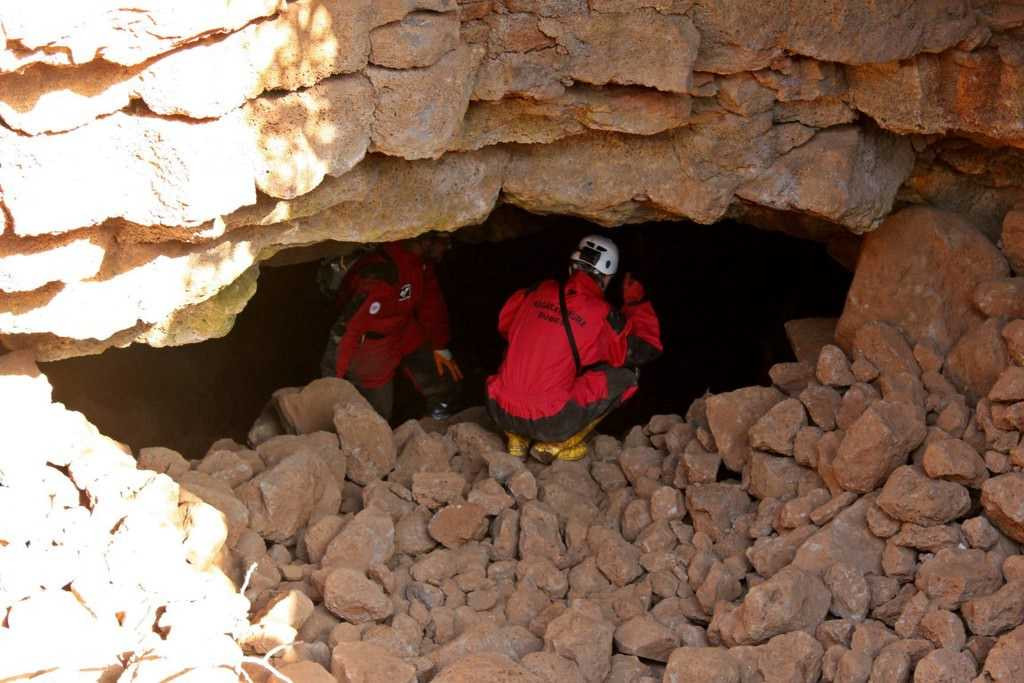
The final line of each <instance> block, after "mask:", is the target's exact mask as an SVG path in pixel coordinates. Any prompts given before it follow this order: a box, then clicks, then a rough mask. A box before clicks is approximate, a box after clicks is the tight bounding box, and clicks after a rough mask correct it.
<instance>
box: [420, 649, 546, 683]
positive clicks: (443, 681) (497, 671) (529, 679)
mask: <svg viewBox="0 0 1024 683" xmlns="http://www.w3.org/2000/svg"><path fill="white" fill-rule="evenodd" d="M414 680H415V679H414ZM432 680H433V681H434V683H513V681H514V682H515V683H545V679H544V678H543V677H542V676H539V675H537V674H536V673H533V672H531V671H529V670H528V669H526V668H524V667H523V666H520V665H519V664H516V662H515V661H513V660H511V659H509V658H508V657H506V656H504V655H500V654H495V653H491V652H485V653H480V654H471V655H467V656H465V657H463V658H462V659H459V660H458V661H456V662H453V663H452V664H450V665H448V666H447V667H445V668H443V669H441V671H440V672H439V673H438V674H437V676H435V677H434V678H433V679H432Z"/></svg>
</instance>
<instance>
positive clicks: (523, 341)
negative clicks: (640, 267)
mask: <svg viewBox="0 0 1024 683" xmlns="http://www.w3.org/2000/svg"><path fill="white" fill-rule="evenodd" d="M617 263H618V251H617V249H616V248H615V245H614V244H613V243H612V242H611V241H610V240H607V239H605V238H603V237H599V236H595V235H592V236H589V237H586V238H584V239H583V240H582V241H581V242H580V249H579V250H578V251H577V252H576V253H575V254H574V255H573V267H572V269H571V274H570V277H569V280H568V281H567V282H566V284H565V286H564V289H563V287H562V285H561V284H560V283H558V282H556V281H554V280H546V281H544V282H542V283H540V284H539V285H537V286H536V287H534V288H533V289H530V290H519V291H518V292H516V293H515V294H513V295H512V296H511V297H510V298H509V300H508V301H507V302H506V303H505V306H504V307H503V308H502V310H501V313H500V315H499V321H498V330H499V332H501V334H502V335H503V336H505V337H506V338H507V339H508V342H509V348H508V351H507V353H506V355H505V359H504V360H503V361H502V364H501V367H500V368H499V369H498V372H497V374H495V375H492V376H491V377H490V378H489V379H488V382H487V395H488V410H489V412H490V413H491V417H492V418H493V419H494V421H495V422H496V423H497V424H498V425H499V426H500V427H501V428H502V429H503V430H504V431H506V432H507V433H508V435H509V452H510V453H512V454H513V455H524V454H525V450H526V445H528V443H529V440H531V439H535V440H538V441H540V442H542V443H540V444H538V445H537V446H536V447H535V449H538V450H540V451H542V452H545V453H549V454H552V455H555V457H559V458H562V459H567V460H568V459H575V458H578V457H582V455H583V453H584V452H585V446H581V442H582V439H583V437H585V436H586V434H587V433H588V432H589V430H590V429H591V428H592V427H593V425H594V424H596V422H597V420H599V419H600V418H601V417H603V416H604V415H605V414H607V413H608V412H609V411H610V410H612V409H613V408H614V407H615V406H617V405H619V403H621V402H622V401H624V400H626V399H628V398H629V397H630V396H631V395H632V394H633V393H634V392H635V391H636V372H635V367H636V366H638V365H640V364H642V363H644V362H646V361H648V360H650V359H652V358H653V357H654V356H655V355H657V353H659V352H660V350H661V341H660V338H659V330H658V320H657V317H656V316H655V314H654V309H653V308H652V307H651V305H650V303H648V302H646V301H643V286H642V285H640V283H639V282H637V281H635V280H633V279H632V278H631V277H630V276H629V274H628V273H627V275H626V278H625V280H624V283H623V287H624V293H625V297H624V300H625V302H626V305H625V306H624V307H623V310H622V311H617V310H614V309H612V307H611V306H610V305H609V304H608V303H607V302H606V301H605V299H604V288H605V287H607V285H608V282H609V281H610V279H611V276H612V275H613V274H614V273H615V269H616V267H617ZM562 292H564V299H563V298H562ZM524 444H526V445H524Z"/></svg>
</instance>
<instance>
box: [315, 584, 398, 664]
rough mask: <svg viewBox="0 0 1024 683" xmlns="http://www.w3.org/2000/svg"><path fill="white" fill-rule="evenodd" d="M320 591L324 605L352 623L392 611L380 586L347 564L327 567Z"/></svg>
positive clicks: (377, 619) (358, 622)
mask: <svg viewBox="0 0 1024 683" xmlns="http://www.w3.org/2000/svg"><path fill="white" fill-rule="evenodd" d="M323 595H324V607H326V608H327V609H329V610H330V611H331V612H332V613H333V614H336V615H338V616H339V617H341V618H342V619H344V620H345V621H349V622H351V623H353V624H363V623H366V622H369V621H379V620H380V619H386V618H387V617H389V616H391V613H392V611H393V606H392V604H391V600H389V599H388V596H386V595H385V594H384V591H383V590H381V587H380V586H378V585H377V584H376V583H374V582H373V581H370V580H369V579H368V578H366V576H364V575H363V574H362V572H358V571H356V570H354V569H349V568H347V567H339V568H337V569H332V570H330V572H329V573H328V574H327V576H326V577H325V579H324V586H323ZM332 669H333V667H332Z"/></svg>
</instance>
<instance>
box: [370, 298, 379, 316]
mask: <svg viewBox="0 0 1024 683" xmlns="http://www.w3.org/2000/svg"><path fill="white" fill-rule="evenodd" d="M378 313H380V302H379V301H374V302H373V303H371V304H370V315H377V314H378Z"/></svg>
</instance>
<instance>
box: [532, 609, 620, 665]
mask: <svg viewBox="0 0 1024 683" xmlns="http://www.w3.org/2000/svg"><path fill="white" fill-rule="evenodd" d="M614 636H615V627H614V626H613V625H612V624H610V623H608V622H607V621H605V620H604V618H603V616H602V615H601V610H600V609H599V608H598V607H597V606H596V605H593V604H588V605H579V606H573V607H571V608H570V609H568V610H566V611H565V612H564V613H563V614H562V615H561V616H559V617H557V618H555V619H554V620H552V621H551V623H550V624H548V627H547V630H546V631H545V632H544V645H545V647H546V649H548V650H550V651H552V652H555V653H556V654H559V655H561V656H562V657H565V658H566V659H571V660H572V661H574V662H576V665H577V666H578V667H579V669H580V674H581V675H582V676H583V678H584V680H586V681H588V682H589V683H598V682H599V681H603V680H604V678H605V676H607V675H608V672H609V670H610V669H611V656H612V642H613V638H614Z"/></svg>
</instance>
